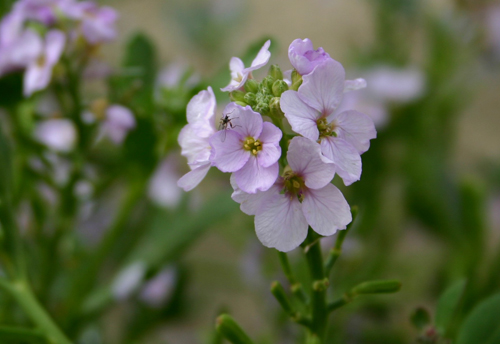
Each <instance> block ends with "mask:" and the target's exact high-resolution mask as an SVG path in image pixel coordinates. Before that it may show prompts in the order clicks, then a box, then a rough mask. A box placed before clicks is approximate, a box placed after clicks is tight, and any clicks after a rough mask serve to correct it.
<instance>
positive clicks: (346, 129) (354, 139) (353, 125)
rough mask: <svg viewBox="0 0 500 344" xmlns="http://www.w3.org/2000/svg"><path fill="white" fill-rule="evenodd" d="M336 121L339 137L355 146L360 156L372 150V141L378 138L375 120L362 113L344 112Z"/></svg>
mask: <svg viewBox="0 0 500 344" xmlns="http://www.w3.org/2000/svg"><path fill="white" fill-rule="evenodd" d="M334 121H335V124H336V125H337V126H338V130H337V134H338V135H339V137H341V138H343V139H344V140H346V141H347V142H349V143H350V144H351V145H353V146H354V147H355V148H356V149H357V150H358V153H359V154H363V153H364V152H366V151H367V150H368V148H370V140H371V139H374V138H376V137H377V130H376V129H375V124H374V123H373V120H372V119H371V118H370V117H369V116H367V115H365V114H363V113H361V112H358V111H355V110H349V111H344V112H342V113H340V114H339V115H338V116H337V117H336V118H335V119H334Z"/></svg>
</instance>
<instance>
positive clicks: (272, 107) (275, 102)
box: [269, 97, 285, 118]
mask: <svg viewBox="0 0 500 344" xmlns="http://www.w3.org/2000/svg"><path fill="white" fill-rule="evenodd" d="M269 111H270V112H271V115H272V116H274V117H278V118H280V117H283V116H284V115H285V114H284V113H283V111H281V105H280V98H279V97H274V98H273V99H271V101H270V102H269Z"/></svg>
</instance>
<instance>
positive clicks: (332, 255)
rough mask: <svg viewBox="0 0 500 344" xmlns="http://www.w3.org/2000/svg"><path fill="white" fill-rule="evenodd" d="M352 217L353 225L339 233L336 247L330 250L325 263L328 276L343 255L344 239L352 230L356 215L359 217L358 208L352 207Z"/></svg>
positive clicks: (350, 224)
mask: <svg viewBox="0 0 500 344" xmlns="http://www.w3.org/2000/svg"><path fill="white" fill-rule="evenodd" d="M351 215H352V221H351V223H349V224H348V225H347V228H346V229H345V230H343V231H340V232H339V234H338V235H337V240H336V241H335V246H334V247H333V248H332V249H331V250H330V252H329V254H328V258H327V259H326V263H325V274H326V276H329V275H330V271H331V270H332V268H333V265H334V264H335V262H336V261H337V259H338V258H339V257H340V255H341V254H342V244H343V243H344V239H345V237H346V235H347V233H348V232H349V230H350V229H351V227H352V224H353V223H354V220H355V219H356V215H358V207H356V206H353V207H351Z"/></svg>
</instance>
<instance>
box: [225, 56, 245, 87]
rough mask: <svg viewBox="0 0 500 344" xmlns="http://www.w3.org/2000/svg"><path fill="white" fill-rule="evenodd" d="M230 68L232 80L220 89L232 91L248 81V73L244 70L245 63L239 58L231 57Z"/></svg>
mask: <svg viewBox="0 0 500 344" xmlns="http://www.w3.org/2000/svg"><path fill="white" fill-rule="evenodd" d="M229 69H230V71H231V81H230V82H229V85H227V86H226V87H224V88H221V89H220V90H221V91H222V92H232V91H234V90H237V89H239V88H241V87H243V85H244V84H245V82H246V81H247V77H248V73H245V72H244V69H245V65H244V64H243V61H241V60H240V59H239V58H237V57H232V58H231V60H230V61H229Z"/></svg>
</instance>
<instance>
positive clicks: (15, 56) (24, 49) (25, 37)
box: [2, 29, 43, 67]
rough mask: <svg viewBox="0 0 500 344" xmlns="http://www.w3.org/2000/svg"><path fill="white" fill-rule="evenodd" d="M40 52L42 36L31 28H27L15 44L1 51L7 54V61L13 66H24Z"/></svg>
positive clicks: (41, 49) (41, 50)
mask: <svg viewBox="0 0 500 344" xmlns="http://www.w3.org/2000/svg"><path fill="white" fill-rule="evenodd" d="M6 50H7V49H6ZM42 52H43V40H42V38H41V37H40V36H39V35H38V34H37V33H36V32H34V31H33V30H30V29H27V30H26V31H25V32H23V34H22V35H21V36H20V37H19V38H18V40H17V41H16V42H15V44H13V45H12V46H10V47H9V48H8V50H7V51H2V54H7V56H8V62H9V63H11V64H13V66H15V67H24V66H26V65H28V64H30V63H32V62H33V61H35V60H36V59H37V58H38V57H39V56H40V55H41V54H42Z"/></svg>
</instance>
